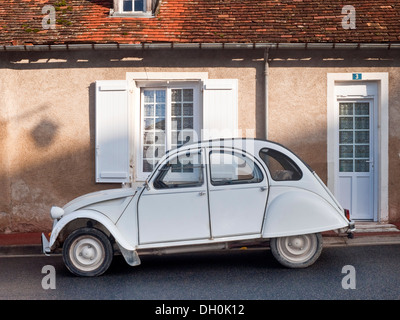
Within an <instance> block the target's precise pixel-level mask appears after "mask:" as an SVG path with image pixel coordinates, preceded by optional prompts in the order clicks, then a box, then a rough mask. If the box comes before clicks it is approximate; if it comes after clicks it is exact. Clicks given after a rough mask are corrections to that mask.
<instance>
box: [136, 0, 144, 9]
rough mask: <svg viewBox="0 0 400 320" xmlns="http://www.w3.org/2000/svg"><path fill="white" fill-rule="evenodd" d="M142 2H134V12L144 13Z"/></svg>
mask: <svg viewBox="0 0 400 320" xmlns="http://www.w3.org/2000/svg"><path fill="white" fill-rule="evenodd" d="M143 2H144V0H135V11H144V8H143Z"/></svg>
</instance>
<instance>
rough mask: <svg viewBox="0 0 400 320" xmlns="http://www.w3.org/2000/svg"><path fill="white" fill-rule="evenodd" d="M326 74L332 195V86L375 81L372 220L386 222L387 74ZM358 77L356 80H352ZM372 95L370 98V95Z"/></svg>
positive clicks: (335, 138) (334, 100) (334, 118)
mask: <svg viewBox="0 0 400 320" xmlns="http://www.w3.org/2000/svg"><path fill="white" fill-rule="evenodd" d="M354 74H355V73H328V74H327V160H328V188H329V189H330V190H331V191H332V192H333V193H334V194H335V190H336V184H337V175H336V173H337V172H338V168H337V165H338V164H337V161H336V159H337V157H338V135H337V130H338V122H339V117H338V111H337V110H336V109H337V108H336V106H337V96H336V94H335V88H336V86H337V85H339V84H346V85H349V86H351V85H356V84H357V83H358V84H359V83H360V82H367V83H375V84H376V87H377V92H376V96H375V101H374V108H376V110H377V112H376V117H377V122H376V124H377V126H378V128H377V132H375V133H374V135H375V137H374V140H375V142H376V145H375V153H376V154H377V156H378V159H376V160H377V166H375V173H374V175H375V176H374V181H375V182H374V183H375V184H376V185H375V186H374V190H376V191H375V192H376V193H377V194H376V195H375V199H376V204H375V205H374V207H375V210H374V221H379V222H388V220H389V216H388V214H389V209H388V208H389V189H388V186H389V184H388V181H389V177H388V174H389V170H388V167H389V152H388V151H389V150H388V137H389V113H388V110H389V102H388V96H389V87H388V82H389V77H388V73H387V72H377V73H357V76H356V77H354ZM354 79H357V80H354ZM352 98H355V99H357V98H360V99H366V98H368V93H366V94H365V95H360V94H358V95H357V96H354V97H352ZM369 98H371V97H369Z"/></svg>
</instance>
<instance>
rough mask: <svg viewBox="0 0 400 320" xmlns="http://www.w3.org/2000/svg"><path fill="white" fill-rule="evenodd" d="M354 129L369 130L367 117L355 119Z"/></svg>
mask: <svg viewBox="0 0 400 320" xmlns="http://www.w3.org/2000/svg"><path fill="white" fill-rule="evenodd" d="M355 122H356V129H369V117H357V118H355Z"/></svg>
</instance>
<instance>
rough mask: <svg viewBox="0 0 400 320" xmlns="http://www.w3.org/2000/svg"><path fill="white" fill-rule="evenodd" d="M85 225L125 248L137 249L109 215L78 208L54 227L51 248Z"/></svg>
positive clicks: (54, 247)
mask: <svg viewBox="0 0 400 320" xmlns="http://www.w3.org/2000/svg"><path fill="white" fill-rule="evenodd" d="M84 227H91V228H95V229H98V230H100V231H102V232H103V233H104V234H105V235H106V236H107V237H109V238H110V239H111V240H112V241H115V242H117V243H118V245H119V246H122V247H123V248H124V249H126V250H135V248H133V247H132V246H131V245H130V244H129V242H128V241H127V240H126V239H125V237H124V236H123V234H122V233H121V232H120V231H119V230H118V228H117V227H116V226H115V224H114V223H113V222H112V221H111V220H110V219H109V218H108V217H107V216H105V215H103V214H101V213H99V212H97V211H93V210H78V211H75V212H73V213H70V214H68V215H66V216H65V217H63V218H61V219H60V220H59V221H58V222H57V224H56V225H55V226H54V227H53V230H52V233H51V237H50V248H51V249H52V250H54V249H56V248H58V247H61V246H62V244H63V243H64V241H65V239H66V238H67V237H68V235H69V234H71V232H73V231H74V230H76V229H79V228H84Z"/></svg>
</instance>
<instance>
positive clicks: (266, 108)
mask: <svg viewBox="0 0 400 320" xmlns="http://www.w3.org/2000/svg"><path fill="white" fill-rule="evenodd" d="M268 55H269V48H266V49H265V50H264V112H265V139H268V71H269V63H268Z"/></svg>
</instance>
